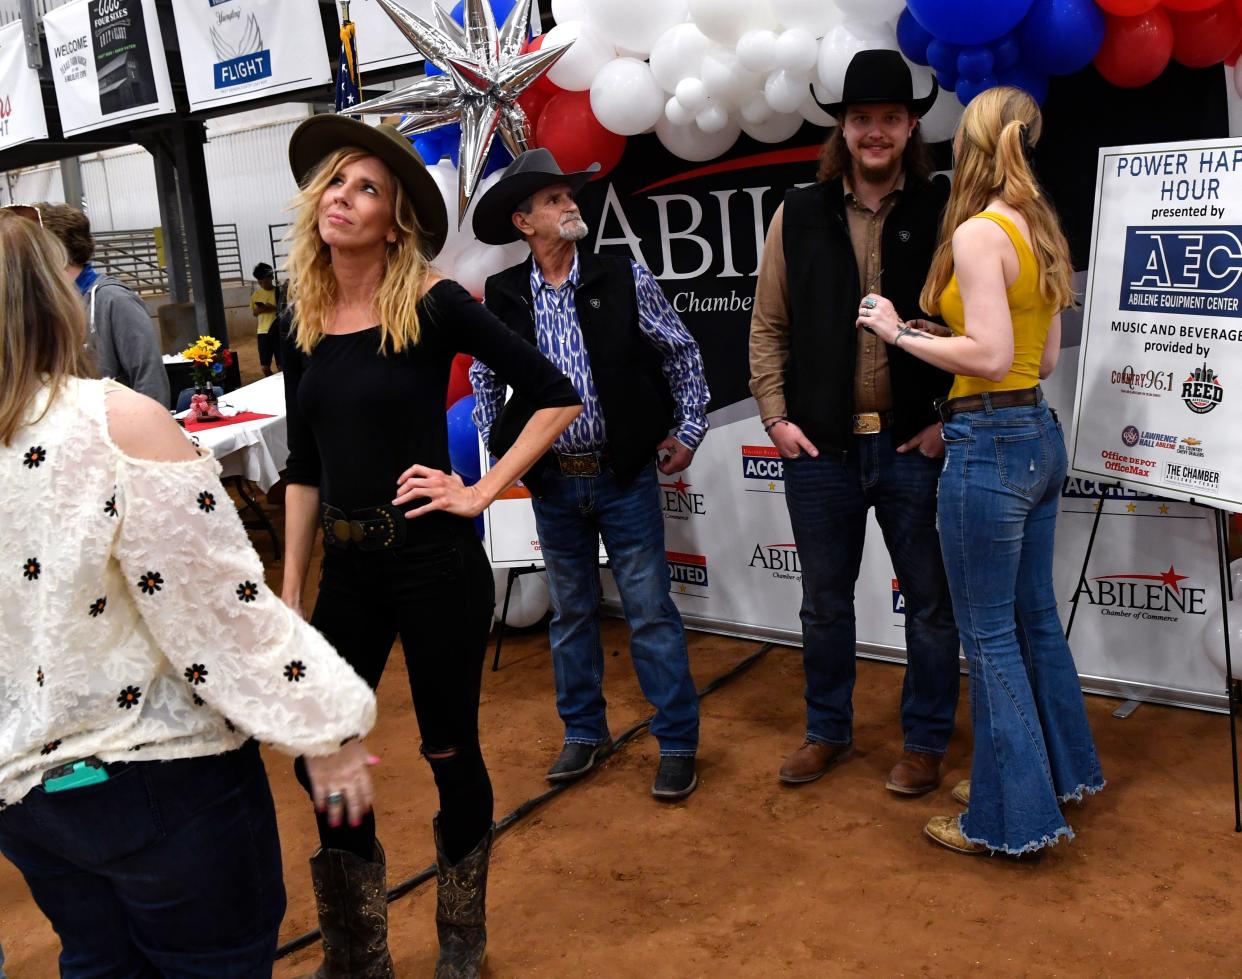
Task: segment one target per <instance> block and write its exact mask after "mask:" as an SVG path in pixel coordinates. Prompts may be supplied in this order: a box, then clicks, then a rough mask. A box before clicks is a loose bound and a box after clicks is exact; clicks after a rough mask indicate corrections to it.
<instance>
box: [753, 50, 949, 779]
mask: <svg viewBox="0 0 1242 979" xmlns="http://www.w3.org/2000/svg"><path fill="white" fill-rule="evenodd" d="M913 88H914V85H913V80H912V79H911V76H910V69H909V67H908V66H907V65H906V63H905V61H904V60H903V58H902V57H901V55H900V54H898V53H897V52H896V51H862V52H860V53H859V54H857V55H855V56H854V58H853V60H852V61H851V62H850V65H849V68H848V70H847V72H846V75H845V85H844V97H843V99H842V101H840V102H838V103H836V104H833V105H827V106H825V107H824V108H825V109H826V110H827V111H829V112H831V113H832V114H833V115H835V116H836V117H837V119H838V121H839V122H840V125H839V126H836V127H835V128H834V129H833V130H832V132H831V134H830V135H829V137H828V140H827V142H826V143H825V144H824V147H823V149H822V150H821V152H820V167H819V173H818V174H817V182H816V183H815V184H814V185H812V186H810V187H804V188H799V189H796V190H792V191H790V192H789V193H788V194H787V195H786V197H785V201H784V203H783V204H782V205H781V206H780V207H779V208H777V211H776V214H775V215H774V216H773V218H772V224H771V226H770V227H769V228H768V237H767V241H766V242H765V243H764V248H763V259H762V262H761V265H760V268H759V281H758V283H757V285H756V289H755V308H754V314H753V316H752V318H751V326H750V374H751V377H750V389H751V392H752V393H753V394H754V396H755V400H756V401H757V402H758V404H759V414H760V417H761V418H762V419H763V428H764V431H766V432H767V433H768V437H769V438H771V440H772V444H773V445H775V446H776V448H777V449H778V450H779V451H780V454H781V456H782V458H783V459H784V460H785V464H784V465H785V502H786V504H787V506H788V507H789V520H790V523H791V524H792V526H793V535H794V542H795V543H796V544H797V546H798V555H799V559H800V561H801V564H802V611H801V617H802V643H803V645H802V662H803V668H804V671H805V673H806V735H805V737H804V739H803V742H802V744H801V746H800V747H799V748H798V749H797V750H796V751H794V752H793V753H792V754H791V755H789V756H788V758H786V760H785V763H784V764H783V765H782V766H781V768H780V772H779V775H778V777H779V779H780V781H781V782H783V783H785V784H786V785H792V786H797V785H804V784H806V783H807V782H812V781H814V780H815V779H818V778H819V777H820V776H822V775H823V774H824V773H825V772H827V771H828V770H829V769H830V768H832V767H833V766H834V765H836V764H837V763H839V762H841V761H843V760H844V759H845V758H846V757H848V756H849V754H850V752H851V751H852V749H853V742H854V706H853V692H854V676H855V665H854V664H855V656H856V655H857V649H856V639H857V635H856V628H855V618H854V587H855V582H856V580H857V578H858V573H859V568H860V567H861V564H862V556H863V539H864V535H865V534H866V529H867V510H868V509H870V508H871V507H874V508H875V515H876V521H877V522H878V523H879V525H880V530H881V532H882V533H883V535H884V543H885V545H886V546H887V548H888V553H889V557H890V558H891V559H892V562H893V569H894V570H895V571H896V573H897V580H898V582H899V583H900V587H901V594H902V597H903V598H904V599H905V603H906V608H905V635H906V676H905V682H904V684H903V686H902V692H901V727H902V731H903V734H904V746H903V747H904V751H903V753H902V755H901V757H900V758H899V759H898V760H897V762H896V764H895V765H894V766H893V768H892V769H891V771H890V773H889V776H888V780H887V781H886V783H885V787H886V788H887V789H888V790H889V791H890V792H894V793H897V794H899V795H905V796H915V795H922V794H924V793H927V792H930V791H932V790H933V789H935V788H936V787H938V786H939V785H940V766H941V759H942V758H943V757H944V754H945V752H946V750H947V749H948V746H949V739H950V738H951V737H952V735H953V723H954V715H955V714H956V711H957V698H958V691H959V687H960V683H961V680H960V677H959V673H958V646H957V628H956V626H955V625H954V623H953V610H952V606H951V601H950V597H949V586H948V583H947V582H946V581H945V575H944V566H943V563H942V560H941V556H940V541H939V538H938V536H937V534H936V479H937V477H938V476H939V473H940V457H941V455H942V454H943V452H944V445H943V443H942V442H941V441H940V424H939V420H938V419H937V418H936V411H935V407H934V402H935V400H936V399H937V398H941V397H943V396H944V395H945V394H946V393H947V392H948V390H949V385H950V383H951V382H952V377H951V376H950V375H949V374H947V373H945V372H944V371H941V370H938V369H936V368H935V367H932V366H929V365H927V364H924V363H923V362H922V361H920V360H918V359H917V358H915V357H912V356H910V355H909V354H907V353H906V352H904V351H889V350H887V349H886V348H885V346H884V344H883V343H882V342H880V341H879V340H877V339H876V338H875V337H874V336H872V335H871V334H869V333H859V332H858V330H857V329H856V328H855V327H854V321H855V319H857V316H858V300H859V298H860V297H861V296H862V295H863V294H864V293H866V292H869V291H871V290H873V289H878V288H880V284H881V283H883V287H884V289H885V290H887V292H888V294H889V295H890V296H891V297H892V299H893V302H894V303H896V304H897V308H898V309H900V310H902V311H903V313H904V315H906V316H910V317H917V316H920V315H922V314H921V313H920V310H919V298H918V297H919V290H920V289H921V288H922V287H923V281H924V279H925V278H926V277H927V269H928V267H929V266H930V264H931V257H932V253H933V252H934V250H935V246H936V229H937V227H938V226H939V222H940V214H941V211H942V209H943V208H944V202H945V199H946V197H947V196H948V188H947V187H946V186H945V183H944V181H943V180H941V181H929V180H928V170H929V167H928V162H927V152H926V147H925V145H924V143H923V140H922V137H921V135H920V133H919V128H918V127H919V116H921V115H922V114H924V113H925V112H927V111H928V109H930V108H931V106H932V103H933V102H934V101H935V99H936V89H935V87H933V88H932V91H931V94H930V95H928V96H925V97H924V98H921V99H916V98H914V94H913Z"/></svg>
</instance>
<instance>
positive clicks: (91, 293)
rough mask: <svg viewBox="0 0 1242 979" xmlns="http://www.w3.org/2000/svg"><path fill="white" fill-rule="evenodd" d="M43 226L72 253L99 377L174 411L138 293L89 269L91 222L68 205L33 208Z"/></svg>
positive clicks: (152, 330)
mask: <svg viewBox="0 0 1242 979" xmlns="http://www.w3.org/2000/svg"><path fill="white" fill-rule="evenodd" d="M35 206H36V208H37V209H38V211H39V214H40V217H41V218H42V222H43V227H44V228H46V229H47V230H48V231H50V232H51V233H52V234H54V235H55V236H56V237H57V238H59V239H60V243H61V244H62V245H64V246H65V251H66V252H67V253H68V255H69V268H68V271H69V275H70V276H72V277H73V279H74V281H75V283H76V284H77V287H78V291H79V292H80V293H81V294H82V300H83V302H84V303H85V305H86V332H87V342H88V344H89V346H90V350H91V353H92V355H93V356H94V360H95V366H96V368H97V369H98V370H99V376H100V377H111V378H115V379H116V380H118V381H120V382H121V383H122V384H124V385H125V386H126V387H128V388H132V389H133V390H135V391H137V392H138V393H139V394H145V395H146V396H147V397H148V398H151V399H153V400H155V401H158V402H159V403H160V404H162V405H164V406H165V407H171V406H172V405H171V401H170V395H169V389H168V374H167V372H165V370H164V359H163V356H162V355H161V354H160V344H159V335H158V333H157V332H156V329H155V326H154V324H153V323H152V321H151V316H150V314H148V313H147V307H146V306H145V305H144V304H143V301H142V299H141V298H139V296H138V293H136V292H134V290H133V289H131V288H130V287H129V286H127V285H126V284H125V283H124V282H122V281H121V280H120V279H117V278H115V277H114V276H111V275H107V274H106V273H101V272H99V271H98V270H96V269H95V268H94V267H93V266H92V265H91V258H92V256H93V255H94V254H95V239H94V238H93V237H91V222H90V219H89V218H88V217H87V216H86V215H85V214H83V213H82V211H80V210H78V208H76V207H73V206H71V205H69V204H37V205H35Z"/></svg>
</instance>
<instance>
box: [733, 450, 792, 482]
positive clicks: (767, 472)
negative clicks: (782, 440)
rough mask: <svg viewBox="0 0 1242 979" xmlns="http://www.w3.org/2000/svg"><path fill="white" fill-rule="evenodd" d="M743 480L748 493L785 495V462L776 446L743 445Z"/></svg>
mask: <svg viewBox="0 0 1242 979" xmlns="http://www.w3.org/2000/svg"><path fill="white" fill-rule="evenodd" d="M742 478H743V479H745V480H746V492H747V493H784V492H785V460H784V459H782V458H781V454H780V453H779V452H778V451H777V450H776V446H774V445H743V446H742Z"/></svg>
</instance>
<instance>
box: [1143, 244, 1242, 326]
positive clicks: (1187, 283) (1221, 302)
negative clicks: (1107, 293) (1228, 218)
mask: <svg viewBox="0 0 1242 979" xmlns="http://www.w3.org/2000/svg"><path fill="white" fill-rule="evenodd" d="M1239 280H1242V227H1208V228H1167V227H1162V228H1127V229H1126V253H1125V261H1124V266H1123V275H1122V279H1121V308H1122V309H1134V310H1152V309H1156V310H1163V311H1165V312H1182V313H1195V314H1202V315H1207V316H1237V315H1238V311H1239V309H1240V308H1242V302H1240V300H1242V284H1240V282H1239Z"/></svg>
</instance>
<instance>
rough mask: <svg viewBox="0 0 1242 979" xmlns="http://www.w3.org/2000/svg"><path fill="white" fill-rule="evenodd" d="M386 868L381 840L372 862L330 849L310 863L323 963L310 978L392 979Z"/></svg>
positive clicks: (320, 851) (318, 852) (319, 854)
mask: <svg viewBox="0 0 1242 979" xmlns="http://www.w3.org/2000/svg"><path fill="white" fill-rule="evenodd" d="M384 863H385V861H384V848H383V847H381V846H380V844H379V840H376V841H375V855H374V859H373V860H363V859H362V858H361V857H359V856H356V855H355V854H353V853H350V852H349V851H348V850H331V849H328V848H327V847H320V848H319V850H318V851H317V852H316V853H315V855H314V856H313V857H311V858H310V868H311V884H312V885H314V888H315V906H316V908H317V910H318V911H319V930H320V931H321V932H323V964H322V965H320V966H319V968H318V969H317V970H316V971H315V973H314V976H313V977H312V979H393V975H394V973H393V970H392V959H391V958H390V957H389V955H388V888H387V886H386V884H385V880H384Z"/></svg>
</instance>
